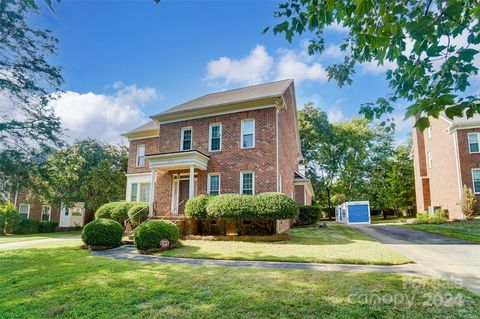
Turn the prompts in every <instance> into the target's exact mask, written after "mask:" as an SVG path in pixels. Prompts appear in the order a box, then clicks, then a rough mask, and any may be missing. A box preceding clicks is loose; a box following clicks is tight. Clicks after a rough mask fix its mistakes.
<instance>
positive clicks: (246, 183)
mask: <svg viewBox="0 0 480 319" xmlns="http://www.w3.org/2000/svg"><path fill="white" fill-rule="evenodd" d="M240 192H241V193H242V194H245V195H253V194H254V193H255V173H253V172H241V173H240Z"/></svg>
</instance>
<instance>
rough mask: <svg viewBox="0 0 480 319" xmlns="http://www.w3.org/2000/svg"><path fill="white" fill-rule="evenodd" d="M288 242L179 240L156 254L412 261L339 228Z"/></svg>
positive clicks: (293, 232) (310, 230) (297, 232)
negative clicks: (179, 242) (179, 245)
mask: <svg viewBox="0 0 480 319" xmlns="http://www.w3.org/2000/svg"><path fill="white" fill-rule="evenodd" d="M288 234H289V235H290V238H291V239H290V240H288V241H281V242H270V243H267V242H256V243H254V242H241V241H207V240H183V241H182V242H181V243H182V245H183V246H182V247H179V248H175V249H172V250H167V251H164V252H162V253H160V254H161V255H163V256H170V257H188V258H207V259H227V260H267V261H293V262H318V263H339V264H375V265H399V264H405V263H410V262H412V260H410V259H409V258H407V257H405V256H403V255H401V254H400V253H398V252H396V251H393V250H391V249H389V248H387V247H385V246H383V245H382V244H380V243H378V242H376V241H374V240H372V239H370V238H369V237H366V236H364V235H363V234H361V233H359V232H358V231H356V230H354V229H352V228H350V227H348V226H341V225H331V226H329V227H328V229H322V228H315V227H306V228H293V229H290V230H289V231H288Z"/></svg>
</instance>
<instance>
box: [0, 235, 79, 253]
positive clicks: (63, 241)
mask: <svg viewBox="0 0 480 319" xmlns="http://www.w3.org/2000/svg"><path fill="white" fill-rule="evenodd" d="M79 240H80V236H65V237H56V238H45V239H35V240H26V241H19V242H13V243H3V244H0V251H3V250H15V249H29V248H48V247H57V246H58V247H59V246H62V245H66V246H70V245H74V244H75V243H76V242H78V241H79Z"/></svg>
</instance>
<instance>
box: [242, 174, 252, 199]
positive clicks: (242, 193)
mask: <svg viewBox="0 0 480 319" xmlns="http://www.w3.org/2000/svg"><path fill="white" fill-rule="evenodd" d="M250 173H251V174H252V195H255V172H254V171H241V172H240V194H243V174H250Z"/></svg>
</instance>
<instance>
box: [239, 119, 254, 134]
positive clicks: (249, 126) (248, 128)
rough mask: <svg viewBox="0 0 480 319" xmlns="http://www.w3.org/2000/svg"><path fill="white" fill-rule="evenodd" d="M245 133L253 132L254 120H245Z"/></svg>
mask: <svg viewBox="0 0 480 319" xmlns="http://www.w3.org/2000/svg"><path fill="white" fill-rule="evenodd" d="M242 123H243V134H253V120H248V121H243V122H242Z"/></svg>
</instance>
